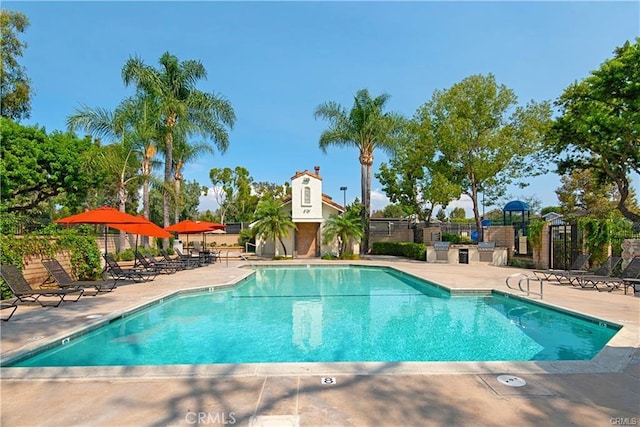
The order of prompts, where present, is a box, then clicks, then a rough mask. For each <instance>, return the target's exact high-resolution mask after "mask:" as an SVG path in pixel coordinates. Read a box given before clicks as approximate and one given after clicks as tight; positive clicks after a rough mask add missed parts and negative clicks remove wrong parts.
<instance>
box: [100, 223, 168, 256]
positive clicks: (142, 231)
mask: <svg viewBox="0 0 640 427" xmlns="http://www.w3.org/2000/svg"><path fill="white" fill-rule="evenodd" d="M136 218H140V219H143V220H145V221H146V222H145V223H143V224H107V225H108V226H109V227H112V228H117V229H118V230H122V231H126V232H127V233H131V234H135V235H136V249H135V251H136V252H138V236H150V237H171V233H169V232H168V231H165V229H164V228H160V227H158V226H157V225H155V224H154V223H153V222H151V221H149V220H148V219H146V218H144V217H141V216H139V217H136ZM136 262H137V261H136Z"/></svg>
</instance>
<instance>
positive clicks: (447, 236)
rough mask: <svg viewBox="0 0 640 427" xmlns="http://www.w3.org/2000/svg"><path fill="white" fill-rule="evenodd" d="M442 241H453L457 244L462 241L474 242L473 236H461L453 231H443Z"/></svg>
mask: <svg viewBox="0 0 640 427" xmlns="http://www.w3.org/2000/svg"><path fill="white" fill-rule="evenodd" d="M442 241H443V242H451V243H453V244H455V245H457V244H461V243H473V240H471V237H469V236H461V235H460V234H451V233H442Z"/></svg>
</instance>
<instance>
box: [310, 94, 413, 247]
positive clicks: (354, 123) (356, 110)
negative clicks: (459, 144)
mask: <svg viewBox="0 0 640 427" xmlns="http://www.w3.org/2000/svg"><path fill="white" fill-rule="evenodd" d="M389 98H390V96H389V95H388V94H386V93H383V94H382V95H380V96H378V97H376V98H373V99H372V98H371V95H369V91H368V90H367V89H361V90H359V91H358V92H357V93H356V95H355V97H354V103H353V107H352V108H351V110H350V111H349V112H347V110H346V109H345V108H344V107H342V106H341V105H340V104H338V103H337V102H333V101H329V102H325V103H323V104H320V105H319V106H318V107H316V110H315V113H314V116H315V118H316V119H318V118H322V119H325V120H327V121H329V123H330V125H329V128H328V129H327V130H325V131H323V132H322V134H321V135H320V142H319V145H320V148H321V149H322V151H323V152H326V151H327V148H328V147H329V146H332V145H335V146H338V147H348V146H354V147H356V148H358V150H359V152H360V156H359V160H360V166H361V171H360V182H361V190H362V204H363V206H364V209H363V210H362V212H361V216H362V225H363V227H364V238H363V241H362V245H360V253H361V254H365V253H367V251H368V249H369V216H370V214H371V166H372V165H373V151H374V150H375V149H376V148H379V149H381V150H383V151H386V152H389V153H391V152H392V151H393V148H394V146H395V144H396V141H397V139H398V137H399V136H400V133H401V130H402V128H403V126H404V122H405V120H404V118H403V117H402V116H400V115H399V114H397V113H393V112H388V113H384V112H383V109H384V107H385V105H386V103H387V101H388V100H389Z"/></svg>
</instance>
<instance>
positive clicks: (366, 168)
mask: <svg viewBox="0 0 640 427" xmlns="http://www.w3.org/2000/svg"><path fill="white" fill-rule="evenodd" d="M372 164H373V153H368V152H363V151H362V150H361V151H360V166H361V167H360V174H361V176H360V185H361V188H362V205H363V209H362V211H361V218H362V227H363V230H364V236H363V238H362V244H361V245H360V255H366V254H367V253H368V252H369V217H370V216H371V165H372Z"/></svg>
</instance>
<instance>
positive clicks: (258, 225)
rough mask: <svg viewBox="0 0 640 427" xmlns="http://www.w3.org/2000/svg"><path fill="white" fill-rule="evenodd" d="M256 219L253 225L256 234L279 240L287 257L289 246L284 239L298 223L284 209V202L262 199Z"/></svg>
mask: <svg viewBox="0 0 640 427" xmlns="http://www.w3.org/2000/svg"><path fill="white" fill-rule="evenodd" d="M255 219H256V221H255V223H254V225H253V232H254V233H255V236H257V237H262V238H264V239H273V240H274V241H275V240H278V241H279V242H280V244H281V245H282V249H283V250H284V256H285V257H286V256H287V247H286V246H285V245H284V242H283V241H282V239H283V238H284V237H287V236H288V235H289V233H290V232H291V230H292V229H295V228H296V225H295V224H294V222H293V221H292V220H291V216H290V215H289V214H287V213H286V212H285V211H283V210H282V202H281V201H279V200H275V199H264V200H262V201H261V202H260V203H259V204H258V207H257V208H256V214H255Z"/></svg>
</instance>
